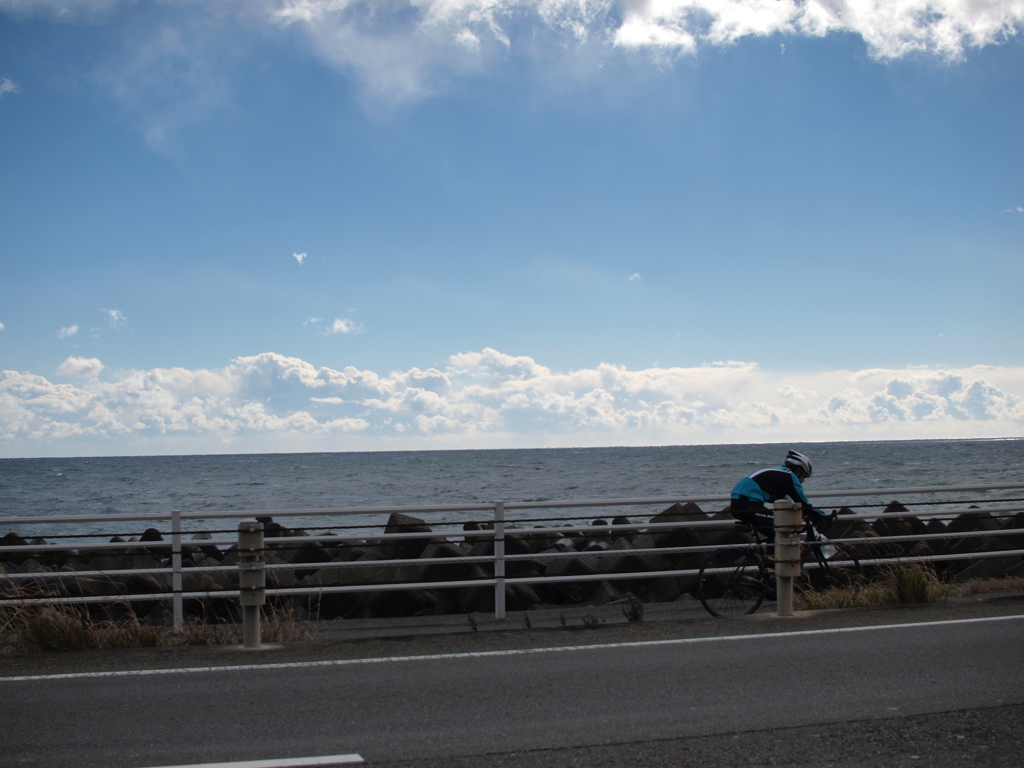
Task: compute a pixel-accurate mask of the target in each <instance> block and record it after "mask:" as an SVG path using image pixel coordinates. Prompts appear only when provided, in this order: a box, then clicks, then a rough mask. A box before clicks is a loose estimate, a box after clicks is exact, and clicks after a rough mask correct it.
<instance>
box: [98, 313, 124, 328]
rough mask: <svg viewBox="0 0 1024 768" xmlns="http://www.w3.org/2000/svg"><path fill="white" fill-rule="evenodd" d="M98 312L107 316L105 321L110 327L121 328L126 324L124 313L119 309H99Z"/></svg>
mask: <svg viewBox="0 0 1024 768" xmlns="http://www.w3.org/2000/svg"><path fill="white" fill-rule="evenodd" d="M100 312H102V313H103V314H105V315H106V316H107V323H108V324H109V325H110V327H111V328H123V327H124V326H126V325H127V324H128V320H127V319H126V318H125V316H124V313H123V312H121V310H119V309H101V310H100Z"/></svg>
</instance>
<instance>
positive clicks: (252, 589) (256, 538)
mask: <svg viewBox="0 0 1024 768" xmlns="http://www.w3.org/2000/svg"><path fill="white" fill-rule="evenodd" d="M266 585H267V572H266V571H265V570H264V568H263V523H261V522H259V521H258V520H255V519H253V518H248V519H246V520H242V521H240V522H239V523H238V587H239V590H240V592H241V595H240V602H241V604H242V645H243V646H244V647H245V648H259V647H260V606H262V605H263V604H265V603H266V602H267V592H266Z"/></svg>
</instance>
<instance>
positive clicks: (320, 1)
mask: <svg viewBox="0 0 1024 768" xmlns="http://www.w3.org/2000/svg"><path fill="white" fill-rule="evenodd" d="M130 5H131V3H130V2H129V0H5V2H3V3H0V9H4V10H6V11H8V12H12V13H21V14H25V13H32V12H33V11H38V12H40V13H41V14H42V15H44V16H47V17H49V18H57V19H60V20H61V21H69V20H70V21H74V20H83V21H85V22H87V23H91V24H96V23H102V22H103V21H105V20H111V21H112V22H117V21H120V20H122V19H123V16H124V14H127V13H131V12H132V11H131V10H126V9H123V12H122V13H107V11H108V10H109V9H111V8H113V7H115V6H124V7H128V6H130ZM175 5H176V8H175V11H176V13H174V14H164V15H161V14H153V16H154V21H153V22H151V23H150V22H148V21H140V22H139V24H138V25H136V27H135V28H134V29H133V34H132V35H131V36H128V37H126V39H125V42H124V43H123V45H121V46H114V47H112V49H111V51H110V53H109V54H108V56H107V58H105V59H104V60H103V61H101V62H100V63H99V64H98V65H97V66H96V68H95V69H94V71H93V72H92V73H91V74H92V77H93V79H94V81H95V82H96V83H98V84H100V85H101V86H102V87H103V88H104V89H105V90H106V91H107V92H108V93H109V94H110V95H111V96H112V97H113V98H114V99H115V100H116V101H117V102H118V104H120V105H121V106H122V108H123V109H124V110H125V111H126V112H127V113H128V114H130V115H133V116H135V117H136V119H137V120H138V122H139V125H140V128H141V129H142V131H143V133H144V134H145V136H146V138H147V140H148V141H149V143H150V145H151V146H153V147H154V148H158V149H166V148H167V145H168V144H169V142H170V141H171V138H172V136H173V134H174V133H175V132H176V131H178V130H180V129H182V128H183V127H185V126H187V125H189V124H190V123H193V122H195V121H197V120H201V119H203V118H204V117H206V116H208V115H209V114H210V113H211V112H212V111H214V110H216V109H220V108H222V107H223V106H224V105H225V104H228V103H229V102H230V89H231V79H232V77H233V75H234V73H235V72H236V71H237V70H239V69H240V68H242V67H243V66H244V62H245V61H246V60H247V58H249V57H251V56H253V55H254V54H253V50H254V49H255V48H256V47H257V46H260V45H266V44H267V41H268V40H270V41H271V44H274V43H273V38H275V37H276V38H286V39H287V41H288V42H289V44H295V45H298V46H301V47H305V48H306V49H307V50H308V52H309V53H310V54H311V55H313V56H315V57H317V58H319V59H320V60H321V61H323V62H325V63H327V64H328V65H329V66H331V67H334V68H336V69H338V70H340V71H342V72H343V73H345V74H346V75H347V76H351V77H353V78H354V79H356V80H358V81H359V82H360V83H361V84H362V86H363V87H364V89H365V91H366V92H367V93H369V94H372V95H373V97H374V98H376V99H378V100H381V101H383V102H402V101H406V100H410V99H417V98H422V97H424V96H427V95H429V94H431V93H432V92H434V91H435V90H436V89H437V88H438V84H439V83H443V82H444V80H445V79H447V78H451V77H457V76H459V75H461V74H465V73H471V72H478V71H481V70H485V69H486V68H487V67H488V66H489V65H491V64H492V63H497V62H500V61H502V60H505V59H507V58H508V57H509V56H510V55H518V56H524V57H529V56H532V57H535V58H536V59H537V60H538V61H541V62H544V64H543V65H542V66H551V65H552V62H555V61H563V62H564V61H566V60H570V61H571V64H570V66H571V68H572V69H573V70H574V71H581V69H580V68H581V67H582V71H601V70H602V65H603V62H604V61H605V60H607V59H608V58H610V57H613V56H615V55H617V52H629V53H632V52H644V53H646V54H649V55H650V57H651V59H652V61H653V62H654V63H655V65H656V66H664V65H665V64H666V63H668V62H671V60H672V59H673V58H675V57H677V56H681V55H690V54H693V53H695V52H697V51H698V50H700V49H702V48H707V47H715V46H729V45H733V44H736V43H737V42H739V41H741V40H743V39H744V38H748V37H764V36H769V35H784V36H787V37H797V36H803V37H824V36H827V35H830V34H849V35H856V36H859V37H860V38H862V39H863V40H864V41H865V43H866V45H867V47H868V50H869V52H870V55H871V56H873V57H874V58H876V59H880V60H891V59H897V58H900V57H905V56H908V55H915V54H925V55H934V56H937V57H939V58H941V59H945V60H952V61H955V60H959V59H962V58H964V57H965V56H966V55H967V53H968V52H970V51H971V50H972V49H977V48H981V47H984V46H988V45H995V44H999V43H1001V42H1004V41H1005V40H1007V39H1008V38H1010V37H1013V36H1015V35H1017V34H1018V33H1019V32H1020V30H1021V29H1022V27H1024V3H1021V1H1020V0H899V1H898V2H897V1H896V0H392V1H391V2H387V3H382V2H379V0H219V1H217V2H214V1H213V0H210V1H209V2H205V3H182V4H175ZM0 12H3V11H0ZM140 18H143V19H144V18H145V17H144V16H142V15H141V14H140ZM147 23H149V24H150V26H148V27H147V26H146V24H147ZM780 45H783V46H784V43H780Z"/></svg>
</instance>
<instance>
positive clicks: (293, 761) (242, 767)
mask: <svg viewBox="0 0 1024 768" xmlns="http://www.w3.org/2000/svg"><path fill="white" fill-rule="evenodd" d="M361 762H363V758H362V757H360V756H359V755H324V756H322V757H286V758H284V759H283V760H242V761H240V762H236V763H195V764H193V765H165V766H162V768H328V767H329V766H333V765H353V764H354V763H361Z"/></svg>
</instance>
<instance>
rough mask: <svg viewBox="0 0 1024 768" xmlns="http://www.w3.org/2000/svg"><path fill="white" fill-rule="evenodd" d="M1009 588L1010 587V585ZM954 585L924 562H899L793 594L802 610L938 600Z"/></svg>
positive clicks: (948, 592)
mask: <svg viewBox="0 0 1024 768" xmlns="http://www.w3.org/2000/svg"><path fill="white" fill-rule="evenodd" d="M1010 588H1012V587H1010ZM957 593H958V589H957V588H956V587H954V586H952V585H950V584H946V583H945V582H943V581H942V580H941V579H939V577H938V576H936V575H935V572H934V571H933V570H932V569H931V568H929V567H928V566H926V565H921V564H916V563H915V564H911V565H907V564H901V565H892V566H889V567H886V568H880V569H879V570H878V572H877V573H876V574H875V576H874V578H872V579H871V580H870V581H866V582H863V583H859V584H851V585H849V586H842V587H831V588H829V589H826V590H823V591H821V592H814V591H810V590H808V591H804V592H801V593H800V594H799V595H798V596H797V597H796V601H795V602H796V605H797V606H798V607H799V608H801V609H803V610H810V611H813V610H820V609H823V608H853V607H866V606H877V605H907V604H910V603H934V602H941V601H943V600H945V599H947V598H948V597H950V595H953V594H957Z"/></svg>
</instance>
